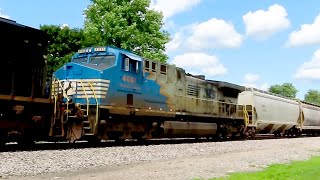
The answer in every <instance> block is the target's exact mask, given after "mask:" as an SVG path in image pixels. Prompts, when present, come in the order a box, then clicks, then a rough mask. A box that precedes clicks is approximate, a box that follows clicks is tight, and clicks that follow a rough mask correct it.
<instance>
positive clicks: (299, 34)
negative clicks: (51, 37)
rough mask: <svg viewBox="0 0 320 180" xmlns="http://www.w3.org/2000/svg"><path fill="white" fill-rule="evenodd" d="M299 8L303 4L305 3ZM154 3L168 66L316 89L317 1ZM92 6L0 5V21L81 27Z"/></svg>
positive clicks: (1, 1) (71, 0)
mask: <svg viewBox="0 0 320 180" xmlns="http://www.w3.org/2000/svg"><path fill="white" fill-rule="evenodd" d="M303 2H304V3H303ZM303 2H302V1H292V0H264V1H257V0H255V1H254V0H241V1H237V0H174V1H172V0H152V2H151V7H150V8H152V9H154V10H157V11H161V12H162V13H163V15H164V26H163V29H164V30H166V31H168V32H169V33H170V36H171V41H170V42H169V43H168V44H166V54H167V55H168V56H169V60H168V63H173V64H175V65H177V66H179V67H182V68H184V69H185V70H186V71H187V72H189V73H192V74H203V75H205V76H206V78H207V79H213V80H219V81H227V82H231V83H235V84H239V85H245V86H251V87H256V88H259V89H263V90H267V88H268V87H269V86H270V85H274V84H282V83H285V82H289V83H292V84H293V85H294V86H295V87H296V88H297V89H298V91H299V92H298V94H297V97H298V98H300V99H303V98H304V94H305V93H306V92H307V91H308V90H309V89H317V90H320V46H319V45H320V1H319V0H308V1H303ZM17 4H18V5H17ZM89 4H90V0H82V1H79V0H68V1H65V0H55V1H43V0H32V1H23V0H0V16H1V17H6V18H9V19H12V20H15V21H17V22H18V23H20V24H24V25H27V26H31V27H34V28H39V26H40V25H42V24H55V25H68V26H69V27H72V28H74V27H79V28H81V27H82V26H83V22H84V18H85V17H84V15H83V11H84V10H85V9H86V8H87V6H88V5H89Z"/></svg>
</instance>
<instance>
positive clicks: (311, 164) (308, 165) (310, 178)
mask: <svg viewBox="0 0 320 180" xmlns="http://www.w3.org/2000/svg"><path fill="white" fill-rule="evenodd" d="M260 179H261V180H262V179H263V180H265V179H267V180H269V179H271V180H272V179H278V180H289V179H290V180H318V179H319V180H320V157H313V158H311V159H309V160H307V161H295V162H292V163H291V164H274V165H271V166H269V167H268V168H266V169H265V170H263V171H257V172H247V173H231V174H230V175H229V176H227V177H222V178H213V179H210V180H260Z"/></svg>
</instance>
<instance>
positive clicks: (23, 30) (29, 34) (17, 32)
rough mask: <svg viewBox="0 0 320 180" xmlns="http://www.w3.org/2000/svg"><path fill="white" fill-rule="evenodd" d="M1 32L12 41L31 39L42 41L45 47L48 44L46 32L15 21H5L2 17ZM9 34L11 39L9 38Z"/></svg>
mask: <svg viewBox="0 0 320 180" xmlns="http://www.w3.org/2000/svg"><path fill="white" fill-rule="evenodd" d="M0 32H1V33H2V34H3V35H4V36H6V37H7V38H10V39H11V40H13V39H18V38H29V39H33V40H36V41H41V43H42V44H44V45H46V43H47V42H48V41H47V38H48V36H47V35H46V33H45V32H43V31H41V30H39V29H36V28H33V27H30V26H26V25H23V24H19V23H17V22H16V21H14V20H11V19H5V18H2V17H0ZM4 33H5V34H4ZM8 33H9V35H10V37H8ZM0 35H1V34H0Z"/></svg>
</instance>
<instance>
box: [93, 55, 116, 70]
mask: <svg viewBox="0 0 320 180" xmlns="http://www.w3.org/2000/svg"><path fill="white" fill-rule="evenodd" d="M115 62H116V58H115V56H92V57H90V61H89V64H90V65H93V66H95V68H97V69H106V68H109V67H112V66H114V64H115Z"/></svg>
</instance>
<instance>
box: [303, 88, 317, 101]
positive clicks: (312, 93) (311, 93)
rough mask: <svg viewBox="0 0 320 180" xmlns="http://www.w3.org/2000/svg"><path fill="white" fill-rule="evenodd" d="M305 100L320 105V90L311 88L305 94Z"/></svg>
mask: <svg viewBox="0 0 320 180" xmlns="http://www.w3.org/2000/svg"><path fill="white" fill-rule="evenodd" d="M304 100H305V101H306V102H309V103H313V104H317V105H320V91H318V90H313V89H309V90H308V92H307V93H306V94H305V95H304Z"/></svg>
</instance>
